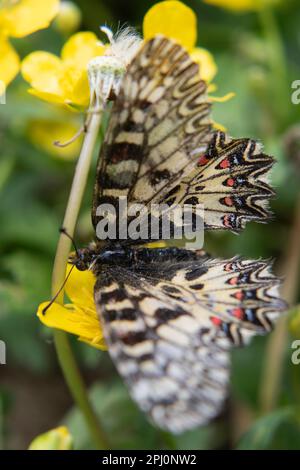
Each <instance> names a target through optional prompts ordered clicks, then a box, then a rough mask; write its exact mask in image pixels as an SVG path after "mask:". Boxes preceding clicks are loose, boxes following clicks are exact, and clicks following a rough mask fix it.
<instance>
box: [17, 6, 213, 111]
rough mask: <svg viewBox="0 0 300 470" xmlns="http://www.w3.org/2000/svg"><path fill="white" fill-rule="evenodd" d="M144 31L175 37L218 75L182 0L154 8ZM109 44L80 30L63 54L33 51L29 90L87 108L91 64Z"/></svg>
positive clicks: (207, 76) (26, 66) (26, 70)
mask: <svg viewBox="0 0 300 470" xmlns="http://www.w3.org/2000/svg"><path fill="white" fill-rule="evenodd" d="M182 25H184V27H182ZM143 32H144V38H145V39H150V38H151V37H153V36H155V35H156V34H163V35H165V36H167V37H170V38H173V39H175V40H176V41H177V42H178V43H180V44H181V45H182V46H184V47H185V48H186V49H187V50H188V52H189V53H190V54H191V56H192V57H193V59H194V60H195V61H196V62H197V63H198V64H199V65H200V73H201V76H202V78H203V79H204V80H206V81H207V82H208V83H209V82H211V80H212V79H213V78H214V76H215V74H216V72H217V66H216V64H215V61H214V58H213V56H212V54H211V53H210V52H209V51H207V50H206V49H203V48H198V47H195V45H196V39H197V19H196V15H195V13H194V12H193V10H191V9H190V8H189V7H187V6H186V5H184V4H183V3H182V2H180V1H175V0H166V1H163V2H159V3H157V4H156V5H154V6H153V7H152V8H150V10H149V11H148V12H147V13H146V15H145V18H144V22H143ZM122 40H123V38H122V37H120V41H121V42H122ZM108 46H109V45H103V44H101V43H100V42H99V41H98V39H97V37H96V36H95V35H94V34H93V33H90V32H85V33H77V34H75V35H74V36H72V37H71V38H70V39H69V40H68V41H67V43H66V44H65V46H64V47H63V49H62V53H61V57H60V58H59V57H57V56H55V55H53V54H50V53H48V52H42V51H37V52H33V53H32V54H30V55H29V56H27V57H26V58H25V59H24V61H23V63H22V74H23V77H24V78H25V80H27V81H28V82H29V83H30V85H31V88H30V90H29V92H30V93H32V94H33V95H35V96H38V97H39V98H41V99H43V100H45V101H49V102H52V103H56V104H61V105H65V106H68V107H70V108H73V109H74V108H75V109H78V110H82V109H84V108H86V107H87V106H88V104H89V98H90V91H89V85H88V74H87V65H88V63H89V61H90V60H91V59H93V58H95V57H98V56H101V55H103V54H104V53H105V51H106V50H107V47H108ZM120 46H121V44H120ZM113 47H114V46H113ZM113 47H112V49H113ZM119 49H120V51H121V52H120V53H121V54H126V51H125V50H124V49H126V47H125V46H124V47H123V49H122V47H120V48H119ZM117 52H118V51H117ZM122 58H123V57H121V59H122ZM123 59H125V57H124V58H123ZM125 62H126V61H125Z"/></svg>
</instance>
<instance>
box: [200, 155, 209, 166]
mask: <svg viewBox="0 0 300 470" xmlns="http://www.w3.org/2000/svg"><path fill="white" fill-rule="evenodd" d="M208 162H209V159H208V158H207V157H206V156H205V155H201V157H200V158H199V160H198V165H199V166H202V165H206V163H208Z"/></svg>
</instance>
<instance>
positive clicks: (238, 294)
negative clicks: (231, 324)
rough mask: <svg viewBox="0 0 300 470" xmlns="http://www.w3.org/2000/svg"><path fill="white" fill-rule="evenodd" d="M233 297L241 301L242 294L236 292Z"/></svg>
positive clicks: (241, 292)
mask: <svg viewBox="0 0 300 470" xmlns="http://www.w3.org/2000/svg"><path fill="white" fill-rule="evenodd" d="M233 297H235V298H236V299H237V300H243V298H244V292H243V291H242V290H240V291H239V292H236V293H235V294H233Z"/></svg>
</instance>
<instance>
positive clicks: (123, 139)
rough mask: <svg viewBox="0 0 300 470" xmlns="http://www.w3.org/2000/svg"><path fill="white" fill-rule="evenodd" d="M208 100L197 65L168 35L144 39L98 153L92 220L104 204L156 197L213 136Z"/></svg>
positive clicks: (191, 163) (187, 167)
mask: <svg viewBox="0 0 300 470" xmlns="http://www.w3.org/2000/svg"><path fill="white" fill-rule="evenodd" d="M209 112H210V104H209V103H208V100H207V96H206V85H205V82H203V81H202V80H201V79H200V75H199V68H198V65H197V64H195V63H194V62H193V61H192V60H191V58H190V56H189V55H188V53H187V52H186V51H185V50H184V49H183V48H182V47H181V46H180V45H178V44H176V43H174V42H173V41H171V40H169V39H166V38H164V37H156V38H154V39H153V40H151V41H148V42H146V43H145V45H144V46H143V47H142V49H141V51H140V52H139V53H138V55H137V57H136V58H135V59H134V60H133V62H132V63H131V64H130V66H129V68H128V71H127V73H126V74H125V77H124V80H123V83H122V86H121V90H120V93H119V95H118V97H117V100H116V102H115V103H114V106H113V109H112V113H111V118H110V124H109V128H108V131H107V134H106V139H105V143H104V145H103V147H102V152H101V155H100V158H99V166H98V171H97V177H96V185H95V192H94V201H93V215H92V218H93V223H94V226H96V224H97V220H98V219H97V216H96V209H97V207H98V206H99V205H100V204H103V203H110V204H113V205H116V207H117V205H118V200H119V199H118V198H119V197H121V196H123V197H127V203H128V204H130V203H142V204H145V205H148V204H149V203H151V202H152V203H154V202H158V200H159V198H160V197H162V196H163V194H165V193H166V192H168V190H169V189H170V188H171V187H172V186H173V185H174V184H176V182H177V181H179V180H180V179H181V178H182V177H183V176H184V175H185V174H187V173H189V171H190V170H191V168H192V167H193V166H194V163H195V155H194V153H193V152H194V151H195V149H196V148H199V149H202V151H204V150H205V149H206V146H207V143H208V142H209V140H210V139H211V121H210V117H209Z"/></svg>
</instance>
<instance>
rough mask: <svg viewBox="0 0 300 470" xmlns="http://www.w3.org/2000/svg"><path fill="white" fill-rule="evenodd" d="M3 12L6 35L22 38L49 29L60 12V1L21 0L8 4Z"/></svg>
mask: <svg viewBox="0 0 300 470" xmlns="http://www.w3.org/2000/svg"><path fill="white" fill-rule="evenodd" d="M8 3H10V5H9V6H4V7H3V10H2V12H1V14H2V16H3V23H4V24H5V26H6V33H7V34H8V35H9V36H13V37H16V38H20V37H23V36H27V34H31V33H33V32H35V31H37V30H39V29H43V28H47V27H48V26H49V24H50V22H51V21H52V20H53V18H54V17H55V15H56V14H57V13H58V10H59V0H20V1H18V2H8Z"/></svg>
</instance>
